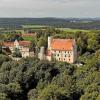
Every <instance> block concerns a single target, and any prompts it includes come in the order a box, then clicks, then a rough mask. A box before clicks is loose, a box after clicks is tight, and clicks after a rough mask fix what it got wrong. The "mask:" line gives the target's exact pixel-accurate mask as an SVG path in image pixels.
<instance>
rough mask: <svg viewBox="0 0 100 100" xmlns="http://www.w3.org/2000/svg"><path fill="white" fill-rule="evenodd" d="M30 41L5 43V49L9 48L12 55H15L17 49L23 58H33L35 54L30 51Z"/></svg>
mask: <svg viewBox="0 0 100 100" xmlns="http://www.w3.org/2000/svg"><path fill="white" fill-rule="evenodd" d="M30 44H31V42H30V41H17V40H15V41H14V42H4V43H3V46H4V47H5V48H9V49H10V51H11V53H14V50H15V48H17V49H19V51H20V52H21V55H22V57H24V58H26V57H29V56H33V55H34V52H33V51H31V50H30V48H29V47H30Z"/></svg>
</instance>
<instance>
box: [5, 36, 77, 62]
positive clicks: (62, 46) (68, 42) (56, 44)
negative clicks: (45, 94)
mask: <svg viewBox="0 0 100 100" xmlns="http://www.w3.org/2000/svg"><path fill="white" fill-rule="evenodd" d="M30 44H31V42H30V41H17V40H15V41H14V42H4V43H3V46H4V47H6V48H9V49H10V51H11V53H14V50H15V48H17V49H19V51H20V52H21V55H22V57H23V58H26V57H32V56H34V51H31V50H30ZM38 57H39V58H40V60H49V61H51V60H57V61H63V62H68V63H74V62H75V61H76V59H77V45H76V42H75V39H53V38H52V37H48V48H47V50H45V49H44V47H41V48H40V53H38Z"/></svg>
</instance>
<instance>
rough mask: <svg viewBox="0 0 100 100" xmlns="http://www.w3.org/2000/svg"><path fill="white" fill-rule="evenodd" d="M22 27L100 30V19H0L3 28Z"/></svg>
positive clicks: (0, 25)
mask: <svg viewBox="0 0 100 100" xmlns="http://www.w3.org/2000/svg"><path fill="white" fill-rule="evenodd" d="M22 25H47V26H53V27H60V28H61V27H62V28H73V29H100V19H99V18H90V19H89V18H86V19H79V18H0V27H1V28H4V27H5V28H22Z"/></svg>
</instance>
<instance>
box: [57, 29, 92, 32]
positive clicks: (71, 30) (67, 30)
mask: <svg viewBox="0 0 100 100" xmlns="http://www.w3.org/2000/svg"><path fill="white" fill-rule="evenodd" d="M55 29H57V30H62V31H66V32H79V31H81V32H90V31H91V30H82V29H69V28H55Z"/></svg>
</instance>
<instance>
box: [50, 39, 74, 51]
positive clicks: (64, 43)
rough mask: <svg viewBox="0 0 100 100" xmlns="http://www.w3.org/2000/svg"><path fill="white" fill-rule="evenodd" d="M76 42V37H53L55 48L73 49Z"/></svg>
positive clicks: (52, 44)
mask: <svg viewBox="0 0 100 100" xmlns="http://www.w3.org/2000/svg"><path fill="white" fill-rule="evenodd" d="M74 43H75V40H74V39H53V40H52V42H51V48H52V49H53V50H62V51H63V50H72V48H73V45H74Z"/></svg>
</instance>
